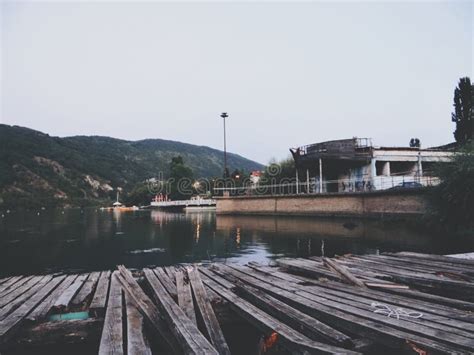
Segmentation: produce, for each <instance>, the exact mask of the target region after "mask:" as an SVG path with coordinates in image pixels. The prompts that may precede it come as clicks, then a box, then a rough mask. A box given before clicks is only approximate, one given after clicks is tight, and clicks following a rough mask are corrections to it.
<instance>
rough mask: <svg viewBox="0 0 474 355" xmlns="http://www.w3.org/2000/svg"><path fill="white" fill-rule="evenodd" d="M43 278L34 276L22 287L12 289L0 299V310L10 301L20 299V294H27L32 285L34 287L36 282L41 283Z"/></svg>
mask: <svg viewBox="0 0 474 355" xmlns="http://www.w3.org/2000/svg"><path fill="white" fill-rule="evenodd" d="M43 277H44V276H35V277H32V278H30V279H29V280H28V281H27V282H25V283H24V284H23V285H21V286H20V287H17V288H16V289H14V290H13V291H12V292H10V293H8V294H7V295H5V296H2V297H0V308H2V307H4V306H5V305H7V304H8V303H10V302H11V301H13V300H15V299H17V298H18V297H21V295H22V294H24V293H25V292H27V291H28V290H29V289H30V288H32V287H33V286H34V285H36V284H37V283H38V282H40V281H41V279H42V278H43Z"/></svg>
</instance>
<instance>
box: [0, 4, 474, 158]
mask: <svg viewBox="0 0 474 355" xmlns="http://www.w3.org/2000/svg"><path fill="white" fill-rule="evenodd" d="M1 6H2V7H1V31H2V37H1V39H2V42H1V51H2V53H1V60H2V63H1V65H2V66H1V74H2V78H1V89H2V91H1V99H2V101H1V119H0V122H2V123H6V124H11V125H13V124H15V125H21V126H26V127H30V128H34V129H38V130H41V131H43V132H46V133H49V134H51V135H58V136H70V135H78V134H81V135H106V136H112V137H117V138H125V139H131V140H137V139H143V138H164V139H171V140H178V141H182V142H187V143H193V144H199V145H207V146H211V147H214V148H218V149H222V146H223V143H222V119H221V118H220V117H219V114H220V112H222V111H227V112H229V114H230V117H229V119H228V121H227V122H228V136H227V137H228V150H229V151H232V152H235V153H238V154H241V155H243V156H245V157H248V158H250V159H254V160H257V161H259V162H261V163H266V162H268V160H269V159H270V158H272V157H276V158H284V157H286V156H287V155H288V148H289V147H294V146H299V145H304V144H307V143H313V142H318V141H325V140H331V139H338V138H350V137H353V136H358V137H372V138H373V139H374V143H375V144H376V145H403V146H406V145H408V142H409V140H410V138H411V137H419V138H420V139H421V142H422V145H423V146H425V147H427V146H432V145H439V144H444V143H448V142H451V141H452V140H453V135H452V131H453V129H454V126H453V124H452V123H451V122H450V116H451V111H452V100H453V90H454V87H455V85H456V84H457V81H458V79H459V77H461V76H471V78H472V76H473V75H472V74H473V58H474V55H473V22H474V15H473V3H472V2H471V1H449V2H406V1H404V2H401V1H400V2H387V3H381V2H373V1H371V2H337V3H329V2H300V3H295V2H278V3H271V2H261V3H257V2H240V3H230V2H221V3H216V2H208V3H204V2H203V3H201V2H191V3H184V2H183V3H180V2H173V3H165V2H141V3H136V2H95V3H94V2H64V3H60V2H51V3H42V2H38V1H36V2H18V1H12V2H8V1H6V2H5V1H4V2H2V5H1Z"/></svg>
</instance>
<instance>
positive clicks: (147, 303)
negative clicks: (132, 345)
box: [118, 266, 181, 353]
mask: <svg viewBox="0 0 474 355" xmlns="http://www.w3.org/2000/svg"><path fill="white" fill-rule="evenodd" d="M118 269H119V272H120V274H119V275H118V279H119V281H120V283H121V285H122V288H123V289H124V290H125V292H126V293H127V295H128V296H130V298H131V300H133V302H134V303H135V306H136V307H137V309H138V310H139V311H140V313H141V314H142V315H143V316H144V317H145V319H146V320H147V321H148V322H149V323H150V324H151V326H152V327H153V328H154V329H155V330H156V331H157V333H158V334H159V335H160V336H161V339H162V340H163V341H164V342H165V343H166V344H168V346H169V347H170V350H171V352H172V353H179V352H180V348H181V345H180V344H179V343H178V342H177V341H176V339H175V337H174V336H173V334H172V333H171V331H170V329H169V327H168V324H167V323H166V322H165V321H164V320H163V318H162V317H161V315H160V312H159V310H158V308H157V307H156V306H155V304H154V303H153V302H152V301H151V300H150V298H149V297H148V296H147V295H146V294H145V292H144V291H143V290H142V289H141V287H140V285H139V284H138V283H137V281H136V280H135V279H134V278H133V276H132V274H131V273H130V271H128V270H127V269H126V268H125V267H123V266H119V267H118Z"/></svg>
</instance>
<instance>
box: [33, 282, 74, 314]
mask: <svg viewBox="0 0 474 355" xmlns="http://www.w3.org/2000/svg"><path fill="white" fill-rule="evenodd" d="M76 278H77V275H69V276H64V277H63V278H62V280H63V281H62V282H61V283H60V284H59V286H58V287H57V288H55V289H54V291H53V292H51V294H49V295H48V297H46V298H45V299H44V300H43V301H42V302H41V303H40V304H39V305H38V306H37V307H35V309H34V310H33V311H32V312H31V313H30V314H29V315H28V316H27V317H26V319H27V320H29V321H33V322H35V321H39V320H42V319H43V318H45V317H46V316H47V315H48V313H49V311H50V310H51V308H52V307H53V305H54V302H56V299H57V298H58V297H59V296H60V295H61V294H62V293H63V292H64V290H65V289H66V288H67V287H69V285H70V284H71V283H72V282H74V280H75V279H76ZM55 279H56V278H55ZM53 280H54V279H53Z"/></svg>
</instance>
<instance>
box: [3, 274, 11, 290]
mask: <svg viewBox="0 0 474 355" xmlns="http://www.w3.org/2000/svg"><path fill="white" fill-rule="evenodd" d="M12 277H13V276H8V277H4V278H2V279H1V280H0V290H1V287H2V285H3V284H4V283H5V282H7V281H8V280H10V279H11V278H12Z"/></svg>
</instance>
